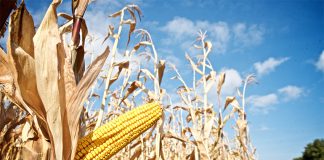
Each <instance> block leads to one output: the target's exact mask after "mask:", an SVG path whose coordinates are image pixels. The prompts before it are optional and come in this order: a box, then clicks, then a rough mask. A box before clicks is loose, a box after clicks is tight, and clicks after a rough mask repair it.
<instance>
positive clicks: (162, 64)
mask: <svg viewBox="0 0 324 160" xmlns="http://www.w3.org/2000/svg"><path fill="white" fill-rule="evenodd" d="M157 68H158V75H159V77H158V78H159V85H161V82H162V78H163V74H164V69H165V60H160V61H159V64H158V67H157Z"/></svg>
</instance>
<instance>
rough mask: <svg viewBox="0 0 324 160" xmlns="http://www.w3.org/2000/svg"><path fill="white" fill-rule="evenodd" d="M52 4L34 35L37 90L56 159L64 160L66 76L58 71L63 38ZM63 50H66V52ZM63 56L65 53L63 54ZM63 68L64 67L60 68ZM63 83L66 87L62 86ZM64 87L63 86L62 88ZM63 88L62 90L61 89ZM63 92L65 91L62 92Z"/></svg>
mask: <svg viewBox="0 0 324 160" xmlns="http://www.w3.org/2000/svg"><path fill="white" fill-rule="evenodd" d="M56 2H58V1H55V2H54V1H53V4H51V5H50V6H49V8H48V10H47V12H46V14H45V16H44V19H43V21H42V23H41V24H40V26H39V28H38V30H37V32H36V35H35V36H34V39H33V41H34V46H35V62H36V63H35V68H36V82H37V90H38V93H39V95H40V97H41V99H42V102H43V104H44V107H45V110H46V114H47V118H46V119H47V122H48V125H49V129H50V130H51V133H52V138H53V140H51V141H52V142H53V143H54V153H55V157H56V159H63V147H64V145H63V143H65V144H66V143H68V141H66V140H64V142H63V126H62V125H63V124H62V119H61V115H62V112H63V111H64V109H65V103H66V102H65V93H64V92H63V91H64V81H63V80H64V79H63V78H62V77H63V74H61V73H60V72H59V71H61V70H62V69H63V67H62V66H60V64H59V63H60V62H61V59H62V53H61V51H62V48H59V47H63V46H62V45H60V44H61V37H60V33H59V28H58V25H57V16H56V5H54V3H56ZM63 51H64V50H63ZM63 54H64V53H63ZM61 67H62V68H61ZM62 83H63V84H62ZM62 85H63V86H62ZM60 86H61V87H60ZM62 90H63V91H62Z"/></svg>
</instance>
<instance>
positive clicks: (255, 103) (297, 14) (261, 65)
mask: <svg viewBox="0 0 324 160" xmlns="http://www.w3.org/2000/svg"><path fill="white" fill-rule="evenodd" d="M26 3H27V6H28V9H29V10H30V11H31V13H32V15H33V16H35V17H34V19H35V22H36V24H37V23H38V24H39V23H40V22H39V21H40V19H41V18H42V16H43V15H44V11H45V10H46V8H47V6H48V4H49V3H50V1H44V0H43V1H38V2H37V3H35V2H34V1H31V0H26ZM127 3H135V4H138V5H139V6H140V7H141V8H142V11H143V14H144V17H143V18H142V21H141V22H140V24H139V26H140V27H143V28H146V29H147V30H148V31H150V32H151V34H152V38H153V40H154V42H155V45H156V48H157V50H158V52H159V55H160V57H161V58H163V59H166V60H168V61H171V62H173V63H175V64H176V65H177V67H178V68H179V69H181V70H184V71H185V70H189V69H190V68H189V65H188V63H187V62H186V61H185V58H184V53H185V51H188V52H190V50H188V47H189V46H190V44H191V43H192V42H193V41H194V38H195V37H196V33H197V31H198V30H199V29H202V30H206V31H207V34H208V35H209V37H208V38H209V39H210V40H211V41H212V42H213V44H214V50H213V53H212V54H211V55H210V56H209V59H210V60H211V62H212V63H213V65H214V68H216V69H217V71H224V72H226V74H227V80H226V84H225V86H224V87H225V88H226V89H225V90H226V91H227V93H225V94H229V95H230V94H232V93H233V92H234V91H235V88H236V87H239V85H241V80H242V79H243V78H244V77H245V76H246V75H248V74H250V73H255V74H256V75H257V80H258V82H259V83H258V85H253V86H251V87H250V88H249V89H248V91H247V99H248V102H249V103H248V106H247V108H248V120H249V123H250V130H251V131H250V132H251V133H250V134H251V135H250V136H251V138H252V142H253V144H254V146H255V147H256V148H257V153H258V157H259V159H261V160H273V159H276V160H285V159H292V158H294V157H297V156H299V155H301V152H302V150H303V148H304V146H305V145H306V144H307V143H309V142H311V141H312V140H314V139H315V138H324V123H323V122H324V1H323V0H250V1H249V0H164V1H162V0H148V1H142V0H126V1H123V2H120V1H113V0H97V1H95V2H93V3H92V4H91V6H90V7H89V10H88V11H87V12H86V15H85V18H86V19H87V20H88V26H89V30H90V32H92V33H93V34H96V35H98V36H99V37H103V36H104V34H105V33H106V29H107V25H108V24H109V23H110V22H111V20H110V19H108V15H109V14H110V13H112V12H114V11H117V10H118V9H121V8H122V7H123V5H124V4H127ZM69 7H70V2H69V1H64V2H63V4H62V5H61V7H60V10H62V11H66V12H70V8H69ZM90 17H95V18H92V19H90ZM1 43H2V44H3V40H2V41H1ZM189 54H190V53H189ZM188 73H190V72H189V71H188V72H184V77H186V76H190V75H187V74H188ZM188 78H189V77H188ZM173 85H175V84H168V85H165V86H162V87H165V88H167V89H170V90H172V88H174V86H173ZM211 96H212V95H211Z"/></svg>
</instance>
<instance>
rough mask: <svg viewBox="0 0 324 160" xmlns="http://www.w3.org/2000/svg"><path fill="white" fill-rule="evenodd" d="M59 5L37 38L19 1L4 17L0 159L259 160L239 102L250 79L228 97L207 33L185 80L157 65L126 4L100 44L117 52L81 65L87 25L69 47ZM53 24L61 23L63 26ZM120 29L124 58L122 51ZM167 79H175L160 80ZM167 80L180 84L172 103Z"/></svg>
mask: <svg viewBox="0 0 324 160" xmlns="http://www.w3.org/2000/svg"><path fill="white" fill-rule="evenodd" d="M59 4H60V1H55V0H54V1H53V2H52V3H51V5H50V6H49V8H48V10H47V12H46V14H45V15H44V18H43V20H42V22H41V24H40V26H39V27H38V28H37V31H35V25H34V22H33V18H32V16H31V15H30V14H29V12H28V10H27V8H26V6H25V4H24V2H22V3H21V4H20V5H19V7H18V8H16V9H15V10H14V11H13V12H12V13H11V15H10V19H9V26H8V40H7V47H6V49H7V51H6V52H5V51H4V50H3V49H0V131H1V132H0V155H1V156H0V157H1V159H34V158H36V159H108V158H113V159H220V160H223V159H242V160H245V159H255V149H254V148H253V146H252V145H251V142H250V138H249V129H248V120H247V115H246V112H245V102H244V101H245V100H244V97H245V90H246V87H247V85H248V84H250V83H253V82H254V76H253V75H250V76H247V78H246V79H245V80H244V83H243V84H244V85H243V86H242V91H241V90H240V89H238V94H237V96H236V97H235V96H231V97H226V98H224V97H223V96H222V95H221V93H222V91H221V90H222V85H223V84H224V82H225V80H226V76H225V73H216V71H215V70H214V68H213V66H212V64H211V63H210V61H209V59H208V55H209V54H210V53H211V52H212V43H211V42H210V41H208V40H207V39H206V38H207V36H206V33H204V32H201V31H200V32H199V34H198V36H197V39H196V42H195V44H194V45H193V48H195V50H194V52H195V53H194V54H195V55H197V56H195V57H190V56H189V54H186V57H185V58H186V59H187V60H188V62H189V64H190V66H191V69H192V80H185V79H184V78H183V77H182V75H181V74H180V71H178V69H177V68H176V66H175V65H173V64H171V63H169V62H166V61H165V60H161V59H159V57H158V53H157V50H156V49H155V46H154V43H153V40H152V37H151V35H150V34H149V32H147V31H146V30H144V29H136V24H137V23H138V20H137V19H138V18H140V17H137V15H139V16H141V14H142V13H141V10H140V9H139V7H138V6H136V5H128V6H125V7H124V8H122V9H121V10H120V11H117V12H115V13H114V14H112V15H110V17H111V18H119V19H120V20H119V23H118V24H115V25H113V24H112V25H110V26H108V33H107V36H105V37H102V38H103V39H104V40H105V41H106V40H111V41H112V42H113V45H112V46H111V47H108V46H107V49H106V50H105V51H104V52H103V53H102V54H100V55H99V56H98V57H96V59H94V60H93V61H91V63H90V64H89V66H85V60H84V57H85V55H86V54H94V53H91V52H92V51H85V49H84V48H86V47H87V46H91V45H92V42H91V40H89V39H90V38H89V37H90V36H88V35H87V34H88V29H87V23H86V20H84V19H82V23H81V26H80V32H81V35H82V36H81V42H82V43H80V44H79V43H76V42H75V39H74V37H73V34H72V42H69V38H68V37H69V36H71V32H74V31H73V28H72V25H73V24H74V22H73V21H74V20H75V19H74V17H73V16H70V15H69V14H66V13H57V12H56V9H57V7H59ZM59 17H62V18H63V19H66V23H64V24H63V25H60V26H59V25H58V22H57V21H58V18H59ZM125 26H126V27H127V29H128V28H129V29H128V31H127V34H128V37H127V39H126V40H127V44H126V49H124V48H121V47H119V46H120V44H122V43H121V42H120V40H121V38H122V37H121V36H122V33H123V31H125V29H124V27H125ZM128 26H129V27H128ZM133 35H136V36H133ZM131 38H135V40H131ZM77 41H79V40H77ZM104 44H105V43H102V45H104ZM109 48H110V49H109ZM129 48H131V49H129ZM123 50H125V53H122V51H123ZM106 59H108V60H107V61H106ZM139 60H140V61H139ZM147 64H152V65H147ZM166 71H168V72H170V74H174V75H175V76H174V77H173V78H171V79H169V78H168V79H166V76H164V75H165V74H164V73H165V72H166ZM163 77H164V78H163ZM162 80H163V81H162ZM166 81H171V83H173V81H178V82H180V84H181V85H180V86H179V87H178V88H177V95H178V97H179V99H178V100H177V101H175V102H174V99H171V98H170V97H171V94H169V93H170V91H168V90H166V89H164V88H163V84H164V83H165V82H166ZM163 82H164V83H163ZM167 83H170V82H167ZM189 83H190V84H189ZM215 85H216V86H217V87H216V90H215V89H214V88H213V86H215ZM212 92H216V93H217V97H215V98H213V99H217V100H216V101H210V99H209V98H208V96H209V95H210V93H212ZM142 104H146V105H143V106H141V107H137V106H139V105H142ZM96 105H97V106H96ZM99 105H100V106H99ZM126 112H127V113H126ZM162 112H163V113H162ZM229 125H230V127H232V128H233V130H232V131H229V132H226V131H225V128H226V126H229ZM230 134H232V135H230Z"/></svg>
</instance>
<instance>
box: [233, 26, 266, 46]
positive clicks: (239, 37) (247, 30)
mask: <svg viewBox="0 0 324 160" xmlns="http://www.w3.org/2000/svg"><path fill="white" fill-rule="evenodd" d="M264 32H265V31H264V28H263V27H262V26H259V25H251V26H249V27H248V26H247V25H246V24H245V23H238V24H236V25H234V27H233V33H234V38H235V40H236V42H238V43H239V44H240V45H243V46H253V45H257V44H260V43H261V42H262V40H263V35H264Z"/></svg>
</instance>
